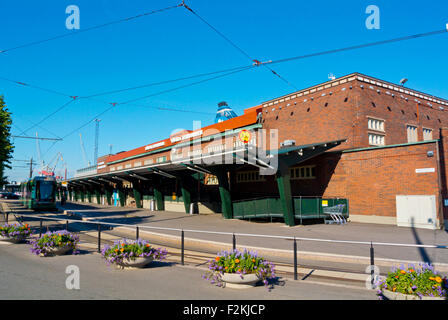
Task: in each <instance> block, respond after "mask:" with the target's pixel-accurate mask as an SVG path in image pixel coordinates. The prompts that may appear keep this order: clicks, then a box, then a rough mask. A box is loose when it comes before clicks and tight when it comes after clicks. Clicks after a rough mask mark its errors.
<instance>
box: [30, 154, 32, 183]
mask: <svg viewBox="0 0 448 320" xmlns="http://www.w3.org/2000/svg"><path fill="white" fill-rule="evenodd" d="M32 177H33V157H31V160H30V179H31V178H32Z"/></svg>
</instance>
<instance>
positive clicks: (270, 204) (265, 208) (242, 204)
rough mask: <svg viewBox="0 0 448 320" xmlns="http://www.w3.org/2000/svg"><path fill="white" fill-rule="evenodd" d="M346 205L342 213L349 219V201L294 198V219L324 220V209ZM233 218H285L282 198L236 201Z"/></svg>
mask: <svg viewBox="0 0 448 320" xmlns="http://www.w3.org/2000/svg"><path fill="white" fill-rule="evenodd" d="M338 204H344V205H345V207H344V210H343V212H342V214H343V216H344V217H345V218H348V212H349V210H348V199H341V198H321V197H294V198H293V206H294V217H295V218H296V219H301V220H303V219H324V218H326V217H327V215H326V214H324V209H325V208H329V207H333V206H336V205H338ZM232 205H233V217H234V218H236V219H248V218H269V217H280V218H283V209H282V204H281V201H280V198H274V197H270V198H258V199H248V200H239V201H234V202H233V203H232Z"/></svg>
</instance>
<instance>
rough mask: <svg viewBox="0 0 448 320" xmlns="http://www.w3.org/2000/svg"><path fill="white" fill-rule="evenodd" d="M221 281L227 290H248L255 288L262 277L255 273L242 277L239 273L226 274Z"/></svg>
mask: <svg viewBox="0 0 448 320" xmlns="http://www.w3.org/2000/svg"><path fill="white" fill-rule="evenodd" d="M221 280H222V281H223V282H225V287H226V288H235V289H247V288H252V287H255V285H256V283H257V282H258V281H260V280H261V279H260V277H259V276H258V275H257V274H255V273H250V274H244V275H240V274H238V273H224V274H223V275H222V276H221Z"/></svg>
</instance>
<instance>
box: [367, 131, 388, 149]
mask: <svg viewBox="0 0 448 320" xmlns="http://www.w3.org/2000/svg"><path fill="white" fill-rule="evenodd" d="M368 137H369V145H371V146H385V145H386V136H385V135H384V134H377V133H373V132H368Z"/></svg>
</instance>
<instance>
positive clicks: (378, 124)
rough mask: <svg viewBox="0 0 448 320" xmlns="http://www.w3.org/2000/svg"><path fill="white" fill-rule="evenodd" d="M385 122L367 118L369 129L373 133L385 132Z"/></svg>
mask: <svg viewBox="0 0 448 320" xmlns="http://www.w3.org/2000/svg"><path fill="white" fill-rule="evenodd" d="M385 122H386V121H385V120H383V119H378V118H373V117H367V128H368V129H369V130H373V131H380V132H385V131H386V130H385Z"/></svg>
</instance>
